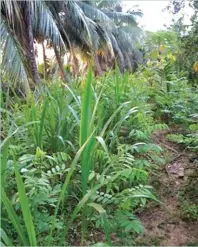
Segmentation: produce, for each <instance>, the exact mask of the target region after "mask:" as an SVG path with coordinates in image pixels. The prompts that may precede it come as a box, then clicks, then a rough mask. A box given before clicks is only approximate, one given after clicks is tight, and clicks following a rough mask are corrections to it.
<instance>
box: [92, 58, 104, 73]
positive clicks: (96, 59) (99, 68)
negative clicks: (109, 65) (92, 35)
mask: <svg viewBox="0 0 198 247" xmlns="http://www.w3.org/2000/svg"><path fill="white" fill-rule="evenodd" d="M94 60H95V66H96V67H95V69H96V75H99V76H102V74H103V71H102V69H101V66H100V63H99V59H98V55H97V54H96V55H95V56H94Z"/></svg>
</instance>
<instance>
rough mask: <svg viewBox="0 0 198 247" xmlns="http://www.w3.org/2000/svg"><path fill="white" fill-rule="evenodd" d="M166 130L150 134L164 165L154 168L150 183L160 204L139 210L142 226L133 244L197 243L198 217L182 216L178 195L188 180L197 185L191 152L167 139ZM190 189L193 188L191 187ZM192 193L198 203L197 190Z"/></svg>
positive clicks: (189, 244)
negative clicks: (191, 218) (141, 233)
mask: <svg viewBox="0 0 198 247" xmlns="http://www.w3.org/2000/svg"><path fill="white" fill-rule="evenodd" d="M169 133H170V132H158V133H156V134H155V135H154V136H153V140H154V142H155V143H156V144H158V145H160V146H161V147H162V148H163V150H164V152H163V157H164V158H165V159H166V160H167V164H166V165H165V166H163V167H161V168H160V169H159V170H157V171H155V174H157V176H156V175H153V176H152V177H151V184H152V185H153V187H154V188H155V190H156V193H157V195H158V197H159V198H160V200H161V201H162V204H161V205H156V204H154V205H151V206H150V207H149V208H148V209H146V210H145V211H143V212H141V213H139V215H138V216H139V218H140V220H141V222H142V223H143V225H144V227H145V233H144V235H143V236H140V237H138V239H136V244H137V245H147V246H149V245H159V246H183V245H188V246H198V219H197V220H196V219H195V220H193V222H192V221H191V222H190V221H186V220H184V219H183V217H182V212H181V208H180V205H181V202H180V197H179V196H180V194H181V192H182V191H183V190H185V189H186V188H187V187H188V186H190V185H191V181H194V182H195V181H196V182H195V187H196V186H197V187H198V177H196V175H197V171H196V169H197V168H196V166H195V164H194V163H193V162H191V161H190V160H191V158H192V156H193V155H195V154H193V153H190V152H189V151H187V150H184V149H183V148H182V147H180V146H179V145H175V144H174V143H172V142H169V141H168V140H167V134H169ZM192 190H193V189H192ZM196 193H197V194H195V195H193V196H195V197H196V200H197V201H196V202H197V203H198V189H197V190H196Z"/></svg>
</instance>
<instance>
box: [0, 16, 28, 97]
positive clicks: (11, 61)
mask: <svg viewBox="0 0 198 247" xmlns="http://www.w3.org/2000/svg"><path fill="white" fill-rule="evenodd" d="M0 36H1V40H0V48H1V51H2V59H1V70H2V72H3V73H4V74H6V75H7V76H8V77H9V79H10V80H11V82H13V83H16V82H19V83H20V84H21V85H22V86H23V88H24V90H25V92H26V93H28V91H29V82H28V74H27V68H26V67H25V64H26V61H25V58H24V56H23V53H22V48H21V46H20V44H19V43H18V42H17V39H16V36H14V35H13V33H12V31H11V30H10V28H9V25H8V23H7V21H6V20H5V18H4V17H3V16H1V22H0Z"/></svg>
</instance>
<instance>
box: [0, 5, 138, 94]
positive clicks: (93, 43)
mask: <svg viewBox="0 0 198 247" xmlns="http://www.w3.org/2000/svg"><path fill="white" fill-rule="evenodd" d="M103 2H104V1H100V2H98V3H93V2H91V1H44V0H37V1H27V0H26V1H12V0H3V1H1V19H2V22H1V24H0V35H1V42H0V46H1V49H2V51H3V54H2V63H1V71H3V74H6V75H9V78H10V80H11V81H12V82H13V81H17V82H22V83H23V87H24V89H25V91H26V92H28V90H29V83H28V81H32V82H34V83H35V84H38V83H39V82H40V77H39V73H38V70H37V66H36V59H35V54H34V40H35V39H42V40H48V41H49V42H50V43H51V45H52V46H53V47H54V51H55V54H56V58H57V61H58V65H59V68H60V70H61V71H62V74H63V75H64V78H65V80H69V78H68V77H67V75H66V74H65V71H64V69H63V64H62V59H61V56H62V55H64V54H65V52H66V50H68V51H70V54H71V58H72V60H73V66H74V71H75V70H77V68H75V67H77V66H75V64H76V61H77V59H76V54H75V50H76V49H78V51H79V50H80V51H81V53H83V55H84V56H86V57H88V58H89V60H90V58H93V61H94V65H95V68H96V71H97V73H98V74H101V73H102V69H101V63H102V60H103V62H104V59H105V63H106V64H107V63H109V64H110V67H111V66H112V64H115V62H117V64H118V67H119V68H120V70H121V71H124V69H129V70H130V71H132V69H133V68H134V61H135V60H136V57H135V56H136V54H135V52H136V53H137V49H136V47H135V39H134V38H135V37H136V36H137V34H136V35H133V34H134V30H138V29H137V23H136V20H135V15H136V14H137V13H135V12H133V13H122V12H119V11H117V12H115V11H114V12H112V11H111V9H110V8H107V7H104V5H102V3H103ZM100 6H101V7H100ZM99 7H100V9H99ZM111 7H113V6H111ZM118 10H119V9H118ZM138 14H139V13H138ZM10 51H12V52H10ZM101 54H103V56H102V57H101ZM107 61H109V62H107ZM124 61H126V64H125V63H124Z"/></svg>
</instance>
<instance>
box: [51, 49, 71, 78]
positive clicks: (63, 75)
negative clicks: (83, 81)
mask: <svg viewBox="0 0 198 247" xmlns="http://www.w3.org/2000/svg"><path fill="white" fill-rule="evenodd" d="M53 47H54V53H55V56H56V60H57V62H58V66H59V69H60V72H61V78H62V79H63V80H64V81H65V82H70V81H71V79H70V77H69V76H68V75H67V74H66V72H65V70H64V67H63V63H62V59H61V56H60V53H59V51H58V49H57V46H56V45H54V46H53Z"/></svg>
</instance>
